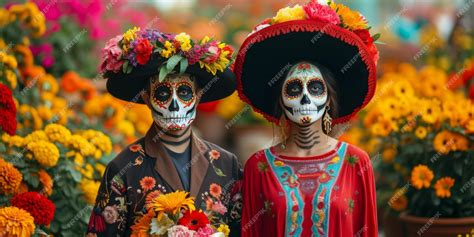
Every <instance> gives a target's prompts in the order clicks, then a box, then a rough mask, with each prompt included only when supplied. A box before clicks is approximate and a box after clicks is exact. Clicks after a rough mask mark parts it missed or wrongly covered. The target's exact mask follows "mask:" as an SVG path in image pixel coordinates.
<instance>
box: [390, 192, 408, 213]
mask: <svg viewBox="0 0 474 237" xmlns="http://www.w3.org/2000/svg"><path fill="white" fill-rule="evenodd" d="M407 205H408V199H407V197H406V196H405V195H401V196H400V197H398V198H396V199H394V200H393V202H390V207H391V208H392V209H393V210H395V211H403V210H405V209H406V208H407Z"/></svg>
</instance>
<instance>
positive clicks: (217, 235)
mask: <svg viewBox="0 0 474 237" xmlns="http://www.w3.org/2000/svg"><path fill="white" fill-rule="evenodd" d="M210 237H225V234H224V233H222V232H216V233H214V234H212V235H211V236H210Z"/></svg>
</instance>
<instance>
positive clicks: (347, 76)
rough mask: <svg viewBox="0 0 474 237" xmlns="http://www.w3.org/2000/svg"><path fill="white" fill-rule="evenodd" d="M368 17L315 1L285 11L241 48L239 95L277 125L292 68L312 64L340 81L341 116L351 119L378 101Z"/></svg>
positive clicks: (374, 52)
mask: <svg viewBox="0 0 474 237" xmlns="http://www.w3.org/2000/svg"><path fill="white" fill-rule="evenodd" d="M375 40H376V37H372V36H371V35H370V33H369V27H368V26H367V22H366V21H365V18H364V17H363V16H362V15H361V14H360V13H358V12H356V11H352V10H350V9H349V8H348V7H346V6H344V5H342V4H335V3H332V2H330V3H329V4H328V5H325V4H320V3H318V2H317V1H312V2H310V3H308V4H307V5H305V6H299V5H296V6H294V7H287V8H283V9H280V11H279V12H278V14H277V15H276V16H275V17H273V18H271V19H267V20H265V21H264V22H262V23H261V24H259V25H257V27H256V28H255V30H254V32H252V33H251V34H250V35H249V36H248V37H247V39H246V40H245V41H244V43H243V44H242V46H241V47H240V50H239V53H238V54H237V58H236V62H235V65H234V72H235V73H236V76H237V86H238V91H239V96H240V98H241V99H242V100H244V101H245V102H247V103H248V104H250V105H251V106H252V107H253V109H254V110H255V111H257V112H259V113H261V114H262V115H263V116H264V117H265V118H266V119H268V120H269V121H271V122H274V123H278V121H279V119H280V116H281V114H276V113H277V112H276V111H277V110H275V106H277V104H276V103H278V96H279V93H280V90H281V84H282V82H283V81H284V79H285V75H286V72H287V71H288V70H289V69H290V67H291V65H293V64H295V63H297V62H300V61H312V62H316V63H318V64H320V65H323V66H325V67H326V68H328V69H329V70H330V71H331V72H332V74H333V75H334V77H335V79H336V80H337V82H338V88H337V95H338V104H339V108H338V116H337V117H336V118H333V123H334V124H336V123H342V122H345V121H348V120H349V119H350V118H351V117H353V116H354V115H355V114H356V113H357V112H358V111H359V110H360V109H362V108H363V107H364V106H365V105H366V104H367V103H368V102H369V101H370V100H371V98H372V97H373V95H374V91H375V84H376V62H377V59H378V51H377V48H376V47H375V45H374V41H375Z"/></svg>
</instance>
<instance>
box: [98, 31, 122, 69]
mask: <svg viewBox="0 0 474 237" xmlns="http://www.w3.org/2000/svg"><path fill="white" fill-rule="evenodd" d="M121 39H122V36H121V35H118V36H116V37H114V38H112V39H110V40H109V41H108V42H107V43H106V44H105V47H104V48H103V49H102V64H101V65H100V70H101V71H102V72H104V71H113V72H118V71H120V68H121V67H122V64H123V63H124V62H123V61H122V60H120V57H121V56H122V50H121V49H120V47H119V45H118V43H119V42H120V40H121Z"/></svg>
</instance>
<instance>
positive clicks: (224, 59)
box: [199, 43, 231, 75]
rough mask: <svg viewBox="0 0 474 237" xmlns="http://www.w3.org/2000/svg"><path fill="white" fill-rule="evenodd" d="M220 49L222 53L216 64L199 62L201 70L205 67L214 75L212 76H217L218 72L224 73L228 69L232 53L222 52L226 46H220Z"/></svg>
mask: <svg viewBox="0 0 474 237" xmlns="http://www.w3.org/2000/svg"><path fill="white" fill-rule="evenodd" d="M218 47H219V49H221V52H220V54H219V58H218V59H217V60H216V61H215V62H213V63H205V62H203V61H201V60H200V61H199V65H200V66H201V68H204V67H205V68H206V70H207V71H208V72H210V73H212V75H216V73H217V70H219V71H221V72H223V71H224V70H225V69H226V67H227V65H229V64H230V60H229V59H228V56H229V54H230V53H231V52H230V51H227V50H222V48H224V47H225V44H223V43H221V44H219V45H218Z"/></svg>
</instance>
